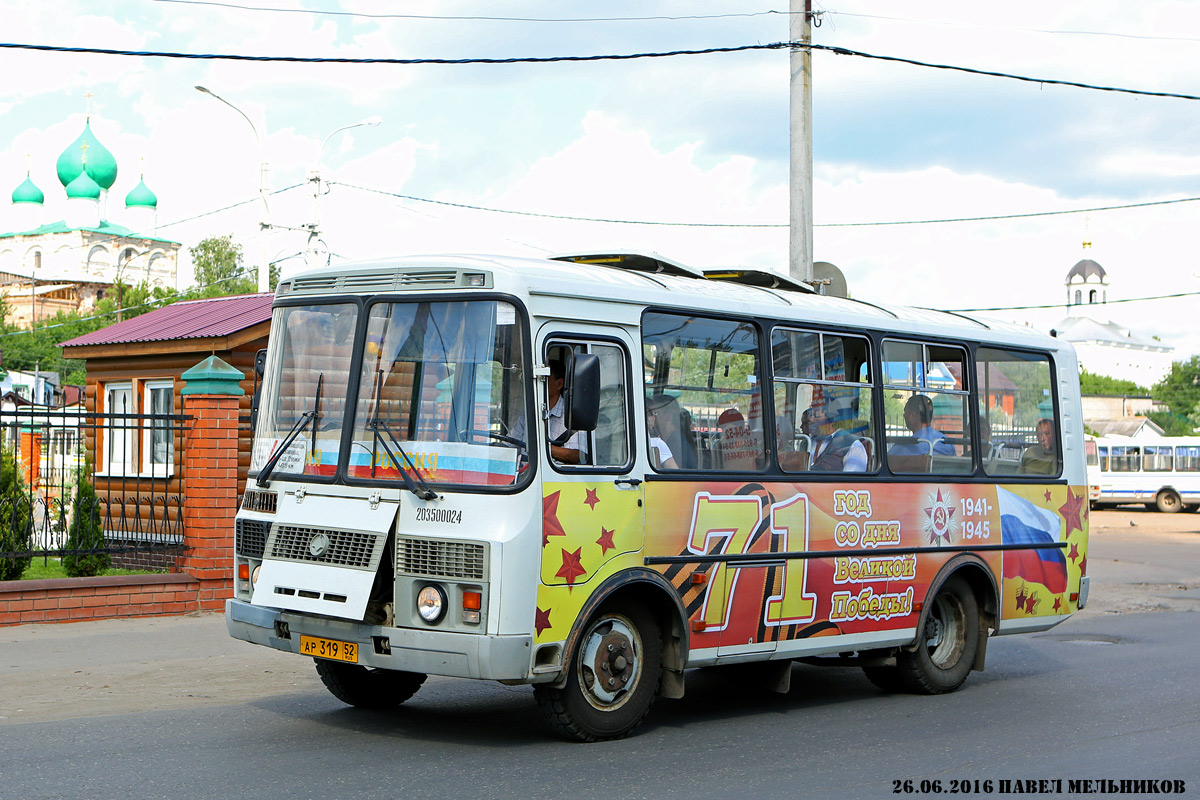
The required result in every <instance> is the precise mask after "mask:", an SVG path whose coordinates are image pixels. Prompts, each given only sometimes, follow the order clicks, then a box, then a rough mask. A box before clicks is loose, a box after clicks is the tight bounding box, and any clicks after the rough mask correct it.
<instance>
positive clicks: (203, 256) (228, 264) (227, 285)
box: [188, 234, 258, 297]
mask: <svg viewBox="0 0 1200 800" xmlns="http://www.w3.org/2000/svg"><path fill="white" fill-rule="evenodd" d="M188 252H189V253H191V256H192V269H193V270H194V271H195V275H196V287H197V288H196V290H195V292H196V294H197V296H199V297H226V296H228V295H233V294H251V293H253V292H255V291H257V290H258V282H257V281H256V280H255V276H254V272H253V270H250V269H248V268H246V266H245V265H243V264H242V246H241V245H240V244H236V243H235V242H234V241H233V234H226V235H225V236H209V237H208V238H206V239H202V240H200V243H199V244H197V245H196V246H195V247H192V248H189V249H188Z"/></svg>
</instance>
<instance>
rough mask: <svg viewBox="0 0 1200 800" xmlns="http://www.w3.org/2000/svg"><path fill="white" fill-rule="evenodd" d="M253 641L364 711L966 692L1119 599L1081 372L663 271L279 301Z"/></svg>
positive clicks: (609, 268) (1042, 351)
mask: <svg viewBox="0 0 1200 800" xmlns="http://www.w3.org/2000/svg"><path fill="white" fill-rule="evenodd" d="M262 387H263V389H262V395H261V401H260V403H259V405H258V410H257V424H256V439H255V449H254V454H253V459H252V463H251V473H250V474H251V480H250V482H249V485H248V487H247V491H246V493H245V496H244V499H243V502H242V506H241V508H240V510H239V511H238V514H237V518H236V545H235V550H236V552H235V556H234V561H235V572H236V596H235V597H234V598H233V599H231V600H229V601H228V605H227V610H226V620H227V624H228V628H229V631H230V633H231V634H232V635H233V636H235V637H237V638H239V639H244V640H246V641H249V642H254V643H256V644H261V645H265V646H268V647H273V648H276V649H279V650H283V651H287V652H293V653H297V654H299V655H301V656H305V657H312V658H314V660H315V663H316V668H317V671H318V673H319V674H320V676H321V678H322V680H323V681H324V683H325V685H326V686H327V687H328V688H329V689H330V691H331V692H332V693H333V694H334V695H336V696H337V697H338V698H340V699H341V700H343V701H345V702H347V703H349V704H351V705H355V706H366V707H387V706H394V705H397V704H399V703H402V702H404V701H405V700H407V699H408V698H409V697H411V696H412V695H413V693H414V692H416V691H417V690H418V688H419V687H420V686H421V684H422V682H423V681H424V680H425V678H426V676H427V675H431V674H432V675H443V676H457V677H463V678H476V679H487V680H496V681H502V682H505V683H527V684H532V685H533V687H534V695H535V697H536V699H537V702H538V705H539V706H540V707H541V709H542V710H543V712H544V714H545V716H546V719H547V721H548V722H549V724H550V726H551V727H552V728H553V729H554V730H555V731H557V732H558V733H559V734H561V735H563V736H565V737H567V738H571V739H577V740H584V741H595V740H601V739H610V738H616V737H620V736H624V735H627V734H628V733H629V732H630V731H632V730H633V729H634V728H635V727H636V726H637V725H638V724H639V722H640V721H641V720H642V719H643V718H644V717H645V716H646V714H647V712H648V711H649V709H650V706H651V703H652V702H653V700H654V698H655V697H656V696H657V695H663V696H666V697H675V698H677V697H681V696H682V695H683V693H684V687H685V682H686V673H687V670H688V669H689V668H693V667H701V666H711V665H719V664H732V663H739V662H752V661H755V662H763V669H764V670H765V672H766V675H767V676H768V678H769V681H770V684H771V685H772V686H774V687H775V688H778V689H780V690H786V687H787V685H788V681H789V680H790V676H791V664H792V662H793V661H794V660H796V659H800V658H805V659H811V660H814V661H816V662H818V663H819V662H821V661H822V657H827V658H826V659H825V660H826V661H828V662H829V663H836V664H843V665H846V664H850V665H858V666H861V667H862V668H863V669H864V670H865V672H866V674H867V676H868V677H869V678H870V679H871V680H872V681H873V682H875V683H876V684H877V685H879V686H881V687H883V688H885V689H889V690H906V691H914V692H920V693H938V692H946V691H952V690H954V689H957V688H958V687H959V686H960V685H961V684H962V683H963V681H964V680H965V679H966V678H967V675H968V673H969V672H970V671H971V670H973V669H975V670H978V669H982V668H983V666H984V653H985V649H986V644H987V641H988V639H989V636H991V635H995V634H1008V633H1019V632H1026V631H1039V630H1044V629H1047V628H1050V627H1052V626H1054V625H1056V624H1058V623H1059V622H1062V621H1063V620H1064V619H1066V618H1067V617H1068V616H1070V615H1071V614H1072V613H1073V612H1074V611H1076V610H1077V609H1079V608H1082V607H1083V605H1084V604H1085V602H1086V600H1087V592H1088V578H1087V566H1086V565H1087V542H1088V503H1087V482H1086V475H1085V465H1084V445H1083V443H1084V434H1083V421H1082V418H1081V416H1080V406H1079V389H1078V380H1077V362H1076V359H1075V354H1074V352H1073V351H1072V349H1071V346H1070V345H1069V344H1068V343H1066V342H1064V341H1063V340H1061V339H1055V338H1050V337H1046V336H1042V335H1039V334H1036V333H1034V332H1032V331H1030V330H1029V329H1027V328H1020V327H1016V326H1012V325H1008V324H1004V323H997V322H991V321H988V320H983V319H975V318H971V317H966V316H962V315H957V314H948V313H941V312H936V311H929V310H921V309H909V308H898V307H886V306H881V305H873V304H870V303H865V302H859V301H854V300H847V299H840V298H834V297H825V296H820V295H817V294H814V293H812V292H811V291H808V290H807V287H804V286H802V285H789V284H788V283H787V282H786V281H785V280H783V279H781V278H778V277H776V276H771V275H766V274H762V273H755V272H751V271H743V270H730V271H724V272H719V273H717V272H712V273H708V274H705V273H702V272H700V271H697V270H694V269H691V268H688V267H685V266H682V265H680V264H676V263H673V262H671V261H668V260H666V259H663V258H661V257H658V256H654V255H641V254H613V255H607V254H589V255H572V256H562V257H559V258H557V259H553V260H526V259H515V258H491V257H473V256H472V257H467V256H463V257H436V258H404V259H396V260H388V261H377V262H371V263H363V264H358V265H353V266H341V267H337V268H330V269H323V270H316V271H310V272H306V273H303V274H301V275H298V276H295V277H292V278H290V279H288V280H285V281H283V282H282V283H281V284H280V285H279V288H278V291H277V292H276V300H275V310H274V317H273V321H272V327H271V341H270V348H269V350H268V353H267V355H266V359H265V367H264V369H263V383H262Z"/></svg>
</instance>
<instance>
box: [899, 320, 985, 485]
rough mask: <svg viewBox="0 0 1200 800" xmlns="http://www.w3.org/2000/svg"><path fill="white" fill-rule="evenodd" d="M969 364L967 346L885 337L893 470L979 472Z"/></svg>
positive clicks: (941, 472)
mask: <svg viewBox="0 0 1200 800" xmlns="http://www.w3.org/2000/svg"><path fill="white" fill-rule="evenodd" d="M966 366H967V352H966V350H964V349H963V348H961V347H955V346H950V345H940V344H932V343H929V344H926V343H921V342H904V341H896V340H885V341H884V343H883V382H884V384H885V385H886V387H887V388H885V390H884V418H885V423H884V424H885V426H886V427H885V430H886V432H887V461H888V465H889V466H890V467H891V469H892V472H897V473H908V472H929V473H933V474H940V475H965V474H968V473H971V472H974V471H975V459H974V445H973V443H972V436H971V415H970V413H969V395H968V393H967V390H968V388H969V387H968V379H967V368H966Z"/></svg>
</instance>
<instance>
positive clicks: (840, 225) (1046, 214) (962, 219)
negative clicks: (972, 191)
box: [784, 197, 1200, 228]
mask: <svg viewBox="0 0 1200 800" xmlns="http://www.w3.org/2000/svg"><path fill="white" fill-rule="evenodd" d="M1197 200H1200V197H1181V198H1179V199H1177V200H1149V201H1147V202H1145V203H1125V204H1123V205H1115V206H1094V207H1092V208H1071V209H1065V210H1063V211H1030V212H1027V213H1023V214H996V215H992V216H987V217H947V218H942V219H909V220H896V221H892V222H814V223H813V227H814V228H865V227H882V226H887V225H935V224H939V223H948V222H993V221H996V220H1005V219H1029V218H1031V217H1054V216H1060V215H1063V214H1091V213H1093V212H1096V211H1121V210H1123V209H1129V208H1147V207H1149V206H1169V205H1173V204H1175V203H1194V202H1196V201H1197ZM784 227H786V226H784Z"/></svg>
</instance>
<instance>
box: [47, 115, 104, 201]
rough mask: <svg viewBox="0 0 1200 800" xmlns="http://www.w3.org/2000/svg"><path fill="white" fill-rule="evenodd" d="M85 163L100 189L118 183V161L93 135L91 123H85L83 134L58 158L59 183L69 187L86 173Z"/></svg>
mask: <svg viewBox="0 0 1200 800" xmlns="http://www.w3.org/2000/svg"><path fill="white" fill-rule="evenodd" d="M85 145H86V146H85ZM85 163H86V165H87V173H88V175H89V176H90V177H91V179H92V180H93V181H94V182H95V183H97V184H98V185H99V186H100V188H102V189H109V188H112V185H113V184H114V183H116V180H117V160H116V159H115V158H113V154H112V153H110V152H109V151H108V148H107V147H105V146H104V145H102V144H100V140H99V139H97V138H96V135H95V134H94V133H92V124H91V122H90V121H88V122H86V123H84V126H83V133H81V134H79V138H78V139H76V140H75V141H74V142H72V143H71V144H70V145H69V146H68V147H67V149H66V150H64V151H63V152H62V155H60V156H59V157H58V165H57V166H58V180H59V183H61V184H62V185H63V186H69V185H70V184H71V183H72V182H73V181H74V180H75V179H76V178H78V177H79V175H80V173H82V172H83V171H84V165H85Z"/></svg>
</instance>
